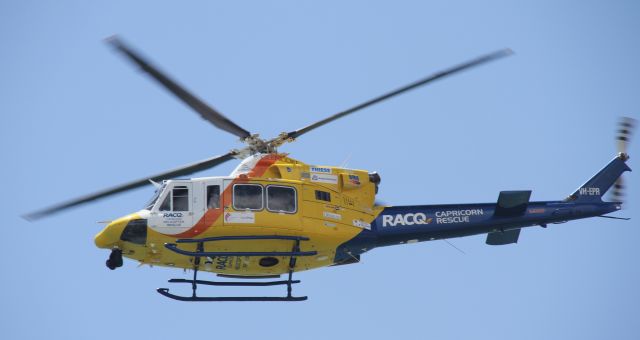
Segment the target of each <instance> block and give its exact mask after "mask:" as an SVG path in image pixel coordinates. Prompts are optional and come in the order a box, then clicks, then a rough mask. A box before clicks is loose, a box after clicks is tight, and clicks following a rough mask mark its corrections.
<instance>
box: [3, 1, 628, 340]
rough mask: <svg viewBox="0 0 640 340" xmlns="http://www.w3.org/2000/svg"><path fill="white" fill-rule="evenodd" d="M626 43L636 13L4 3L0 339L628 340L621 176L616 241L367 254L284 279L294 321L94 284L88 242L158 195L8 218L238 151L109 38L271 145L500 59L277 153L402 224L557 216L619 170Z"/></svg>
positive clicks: (98, 268)
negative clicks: (362, 193) (376, 185)
mask: <svg viewBox="0 0 640 340" xmlns="http://www.w3.org/2000/svg"><path fill="white" fill-rule="evenodd" d="M639 32H640V3H638V2H637V1H525V2H521V1H519V2H514V1H443V2H438V3H436V2H431V1H388V2H382V1H348V2H347V1H269V2H265V1H224V2H222V1H206V2H204V1H203V2H199V1H189V2H179V4H177V3H176V2H173V1H171V2H169V1H108V2H101V3H99V4H95V3H94V4H92V5H89V4H88V2H86V1H48V2H41V1H38V2H36V1H1V2H0V75H1V77H0V98H1V100H0V117H2V124H0V156H1V158H2V160H3V161H2V163H1V164H2V166H1V167H0V175H1V178H3V180H4V190H3V194H2V195H1V196H0V203H1V206H2V207H3V209H2V213H3V215H4V218H2V221H3V223H2V224H1V227H2V235H3V239H4V240H3V242H2V243H3V246H2V247H0V273H1V274H0V275H1V282H2V283H1V285H0V287H1V289H0V301H2V302H1V303H0V337H2V338H3V339H88V338H91V339H114V338H116V337H120V338H128V339H135V338H139V339H141V338H145V339H151V338H154V339H169V338H174V339H175V338H176V337H179V338H181V339H194V338H202V337H204V338H214V339H252V338H253V339H255V338H257V337H260V338H261V339H276V338H277V339H356V338H357V339H388V338H395V339H400V338H402V339H570V338H574V339H603V338H609V339H638V338H639V337H640V323H638V315H640V289H639V287H640V266H638V261H639V260H640V247H638V242H640V227H639V226H638V217H640V216H639V214H638V202H639V201H640V195H639V194H638V188H639V186H638V184H637V183H638V182H639V180H638V177H637V176H636V175H637V174H636V173H631V174H629V176H627V180H628V181H627V183H628V184H629V187H630V188H629V189H630V191H631V192H630V193H629V197H628V198H629V204H628V205H627V209H626V210H625V211H623V212H620V213H618V216H625V217H631V218H633V220H632V221H629V222H625V221H618V220H608V219H600V218H596V219H591V220H584V221H575V222H571V223H567V224H562V225H552V226H550V227H549V228H548V229H542V228H530V229H526V230H524V231H523V232H522V234H521V236H520V242H519V244H517V245H509V246H502V247H491V246H487V245H485V244H484V236H476V237H469V238H464V239H454V240H451V242H452V243H453V244H454V245H455V246H457V247H458V248H460V249H462V250H463V251H464V252H465V253H466V254H462V253H460V252H458V251H456V250H455V249H453V248H452V247H450V246H449V245H447V244H446V243H445V242H442V241H437V242H427V243H420V244H413V245H407V246H399V247H389V248H384V249H376V250H373V251H372V252H370V253H367V254H365V255H364V256H363V261H362V262H361V263H359V264H355V265H349V266H342V267H337V268H325V269H319V270H315V271H310V272H304V273H301V274H300V275H299V278H301V279H302V281H303V283H302V284H301V285H299V286H298V287H297V292H298V293H299V294H305V295H309V296H310V299H309V300H308V301H307V302H303V303H286V304H277V303H222V304H215V303H211V304H207V303H204V304H197V303H179V302H175V301H171V300H168V299H165V298H163V297H161V296H160V295H158V294H157V293H156V292H155V288H157V287H164V286H167V284H166V281H165V280H166V279H169V278H172V277H187V276H186V275H185V274H183V273H182V272H181V271H178V270H169V269H163V268H148V267H142V268H136V266H137V264H136V263H133V262H132V261H128V260H127V261H125V265H124V267H123V268H120V269H119V270H116V271H113V272H112V271H110V270H108V269H107V268H106V267H105V266H104V261H105V260H106V258H107V256H108V252H107V251H104V250H100V249H97V248H96V247H95V246H94V243H93V237H94V235H95V234H96V233H97V232H98V231H99V230H100V228H101V227H102V225H100V224H97V223H96V222H97V221H103V220H111V219H113V218H116V217H118V216H122V215H125V214H127V213H129V212H133V211H136V210H138V209H140V208H141V207H142V205H143V204H144V203H145V201H146V200H147V199H148V198H149V197H150V196H151V195H152V192H153V189H152V187H151V186H148V187H146V188H143V189H139V190H136V191H134V192H131V193H127V194H124V195H120V196H117V197H113V198H111V199H107V200H103V201H100V202H99V203H96V204H92V205H88V206H85V207H82V208H78V209H74V210H72V211H68V212H65V213H63V214H59V215H56V216H54V217H52V218H48V219H45V220H41V221H38V222H36V223H28V222H26V221H24V220H22V219H21V218H20V217H19V216H20V215H21V214H23V213H25V212H28V211H31V210H34V209H37V208H41V207H44V206H47V205H50V204H52V203H56V202H59V201H61V200H65V199H69V198H73V197H76V196H78V195H82V194H86V193H90V192H93V191H96V190H99V189H102V188H104V187H108V186H111V185H115V184H118V183H121V182H124V181H128V180H131V179H136V178H139V177H143V176H146V175H151V174H153V173H156V172H159V171H163V170H166V169H169V168H172V167H174V166H178V165H181V164H185V163H189V162H192V161H195V160H199V159H203V158H207V157H209V156H212V155H217V154H222V153H224V152H226V151H228V150H229V149H230V148H237V147H239V146H240V144H239V143H238V142H237V141H236V139H235V137H233V136H231V135H228V134H226V133H224V132H221V131H219V130H217V129H215V128H214V127H212V126H210V125H209V124H208V123H206V122H205V121H203V120H202V119H201V118H200V117H198V116H197V115H196V114H195V113H193V112H192V111H190V110H189V109H188V108H187V107H186V106H185V105H183V104H182V103H181V102H179V101H177V100H176V99H174V98H173V97H172V96H170V95H169V94H168V93H166V92H165V91H164V90H163V89H161V88H160V87H159V86H157V85H156V84H155V83H154V82H152V81H151V80H150V79H149V78H148V77H147V76H145V75H143V74H141V73H140V72H138V71H137V70H136V69H135V68H134V67H133V66H132V65H131V64H130V63H128V62H127V61H125V60H124V59H123V58H122V57H121V56H120V55H118V54H116V53H115V52H114V51H113V50H112V49H111V48H109V46H107V45H106V44H105V43H104V42H103V40H102V39H103V38H105V37H107V36H109V35H112V34H115V33H117V34H120V35H121V36H122V37H123V38H124V39H126V41H127V42H129V43H130V44H132V45H133V46H135V47H136V48H137V49H138V50H139V51H141V52H143V53H144V54H145V55H146V56H148V57H149V58H151V59H152V60H153V61H154V62H155V63H156V64H157V65H159V66H161V68H162V69H164V70H166V71H168V72H169V73H170V74H172V75H173V76H174V77H175V78H176V79H178V80H179V81H180V82H181V83H183V84H185V85H187V87H188V88H189V89H191V90H193V91H194V92H195V93H196V94H198V95H199V96H200V97H202V98H203V99H204V100H206V101H207V102H209V103H210V104H211V105H213V106H214V107H216V108H217V109H219V110H220V111H222V112H223V113H225V114H226V115H228V116H229V117H231V118H232V119H233V120H234V121H235V122H237V123H238V124H240V125H241V126H243V127H245V128H246V129H248V130H250V131H252V132H259V133H261V134H262V135H263V136H265V137H268V136H274V135H276V134H278V133H279V132H281V131H289V130H292V129H296V128H299V127H302V126H304V125H306V124H308V123H310V122H313V121H316V120H319V119H321V118H323V117H325V116H327V115H329V114H332V113H335V112H337V111H340V110H342V109H345V108H347V107H349V106H351V105H353V104H357V103H359V102H362V101H364V100H367V99H369V98H370V97H373V96H376V95H378V94H381V93H382V92H384V91H387V90H390V89H393V88H395V87H398V86H401V85H404V84H405V83H407V82H411V81H413V80H416V79H418V78H420V77H422V76H425V75H427V74H429V73H431V72H433V71H436V70H439V69H441V68H444V67H448V66H450V65H453V64H456V63H458V62H462V61H465V60H467V59H469V58H473V57H475V56H477V55H480V54H483V53H486V52H489V51H492V50H495V49H499V48H503V47H510V48H512V49H514V50H515V52H516V54H515V55H514V56H512V57H509V58H506V59H503V60H500V61H497V62H493V63H491V64H488V65H484V66H482V67H479V68H477V69H473V70H471V71H469V72H465V73H463V74H458V75H455V76H453V77H451V78H448V79H446V80H444V81H441V82H437V83H434V84H433V85H432V86H429V87H426V88H423V89H420V90H418V91H415V92H412V93H409V94H406V95H403V96H402V97H399V98H396V99H394V100H393V101H388V102H385V103H384V104H380V105H377V106H375V107H372V108H370V109H367V110H366V111H362V112H359V113H358V114H356V115H354V116H351V117H348V118H345V119H342V120H340V121H337V122H334V123H331V124H330V125H328V126H325V127H323V128H322V129H319V130H316V131H313V132H311V133H309V134H307V135H305V136H304V137H302V138H301V139H300V140H299V141H298V142H297V143H295V144H293V145H288V146H286V147H284V148H282V149H281V151H285V152H290V153H291V156H292V157H294V158H299V159H301V160H303V161H306V162H308V163H311V164H327V165H340V164H342V163H343V162H344V161H345V160H347V159H348V166H350V167H353V168H361V169H367V170H372V171H373V170H376V171H378V172H379V173H380V174H381V175H382V186H381V190H380V195H379V196H380V198H381V199H382V200H384V201H385V202H387V203H389V204H398V205H402V204H435V203H456V202H460V203H463V202H464V203H468V202H494V201H495V200H496V199H497V197H498V192H499V191H500V190H515V189H532V190H533V195H532V199H533V200H553V199H562V198H564V197H565V196H566V195H567V194H569V193H571V192H572V191H573V190H574V189H575V188H576V187H578V186H579V185H580V184H581V183H583V182H584V181H585V180H586V179H588V178H589V177H590V176H591V175H593V174H594V173H595V172H597V171H598V170H599V169H600V168H601V167H602V166H604V165H605V164H606V163H607V162H608V161H609V160H610V159H611V158H612V157H613V156H614V154H615V149H614V142H613V138H614V130H615V124H616V122H617V117H618V116H620V115H632V116H635V117H636V118H637V117H638V114H639V112H640V105H639V103H638V94H639V93H640V64H639V60H640V39H638V33H639ZM636 137H637V136H636ZM635 142H636V143H635V145H632V147H631V150H630V154H631V157H632V158H631V160H630V161H629V165H630V166H631V168H636V170H638V169H640V162H638V159H640V149H639V148H638V147H637V144H638V142H639V141H638V139H637V138H636V141H635ZM234 165H235V164H226V165H224V166H221V167H219V168H216V169H213V170H211V171H206V172H202V173H198V174H197V176H206V175H226V174H227V173H228V172H230V170H231V169H232V168H233V166H234ZM275 292H276V293H280V290H277V291H275ZM230 293H232V294H233V293H234V291H233V290H232V291H230Z"/></svg>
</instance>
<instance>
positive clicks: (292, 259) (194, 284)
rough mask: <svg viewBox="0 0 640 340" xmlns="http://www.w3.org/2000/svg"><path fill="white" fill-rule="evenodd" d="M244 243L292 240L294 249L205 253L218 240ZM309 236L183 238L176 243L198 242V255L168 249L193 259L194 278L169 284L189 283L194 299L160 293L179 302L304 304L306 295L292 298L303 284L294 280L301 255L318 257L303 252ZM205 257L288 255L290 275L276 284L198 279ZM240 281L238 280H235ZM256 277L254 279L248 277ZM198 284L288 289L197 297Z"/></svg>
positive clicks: (172, 246)
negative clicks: (279, 293) (281, 293)
mask: <svg viewBox="0 0 640 340" xmlns="http://www.w3.org/2000/svg"><path fill="white" fill-rule="evenodd" d="M230 240H235V241H243V240H291V241H294V245H293V249H292V250H291V252H241V253H238V252H216V253H211V252H205V251H204V244H205V243H206V242H215V241H230ZM308 240H309V238H307V237H298V236H281V235H274V236H262V235H261V236H222V237H209V238H203V239H181V240H177V241H176V243H197V244H198V246H197V250H196V251H195V252H187V251H184V250H181V249H179V248H177V245H176V244H171V243H169V244H165V248H167V249H169V250H171V251H173V252H175V253H178V254H181V255H186V256H193V257H194V261H193V264H194V266H193V279H192V280H187V279H171V280H169V282H170V283H190V284H191V289H192V294H191V296H180V295H175V294H172V293H170V292H169V289H168V288H158V289H157V292H158V293H160V294H161V295H164V296H166V297H168V298H170V299H173V300H177V301H191V302H194V301H199V302H223V301H256V302H261V301H304V300H306V299H307V297H306V296H292V295H291V292H292V287H291V286H292V285H293V284H296V283H300V280H293V272H294V270H295V267H296V261H297V257H298V256H313V255H316V254H317V252H316V251H307V252H301V251H300V241H308ZM203 256H289V273H288V274H289V275H288V279H287V280H277V281H262V282H256V281H237V282H225V281H205V280H198V269H199V267H200V258H201V257H203ZM236 278H239V277H236ZM248 278H255V277H248ZM198 285H207V286H227V287H262V286H278V285H286V286H287V296H198V295H197V294H196V290H197V289H198Z"/></svg>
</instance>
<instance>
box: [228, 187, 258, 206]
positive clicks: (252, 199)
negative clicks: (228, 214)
mask: <svg viewBox="0 0 640 340" xmlns="http://www.w3.org/2000/svg"><path fill="white" fill-rule="evenodd" d="M262 206H263V203H262V186H261V185H259V184H236V185H234V186H233V209H235V210H262Z"/></svg>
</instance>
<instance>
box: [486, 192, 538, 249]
mask: <svg viewBox="0 0 640 340" xmlns="http://www.w3.org/2000/svg"><path fill="white" fill-rule="evenodd" d="M530 197H531V190H522V191H501V192H500V196H498V204H497V205H496V211H495V213H494V216H498V217H514V216H520V215H523V214H524V212H525V210H527V205H528V204H529V198H530ZM516 239H517V236H516Z"/></svg>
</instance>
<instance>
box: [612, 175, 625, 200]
mask: <svg viewBox="0 0 640 340" xmlns="http://www.w3.org/2000/svg"><path fill="white" fill-rule="evenodd" d="M624 189H625V186H624V180H623V179H622V177H620V178H618V180H617V181H616V183H615V184H614V185H613V191H611V199H612V200H613V201H614V202H624V196H625V190H624Z"/></svg>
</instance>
